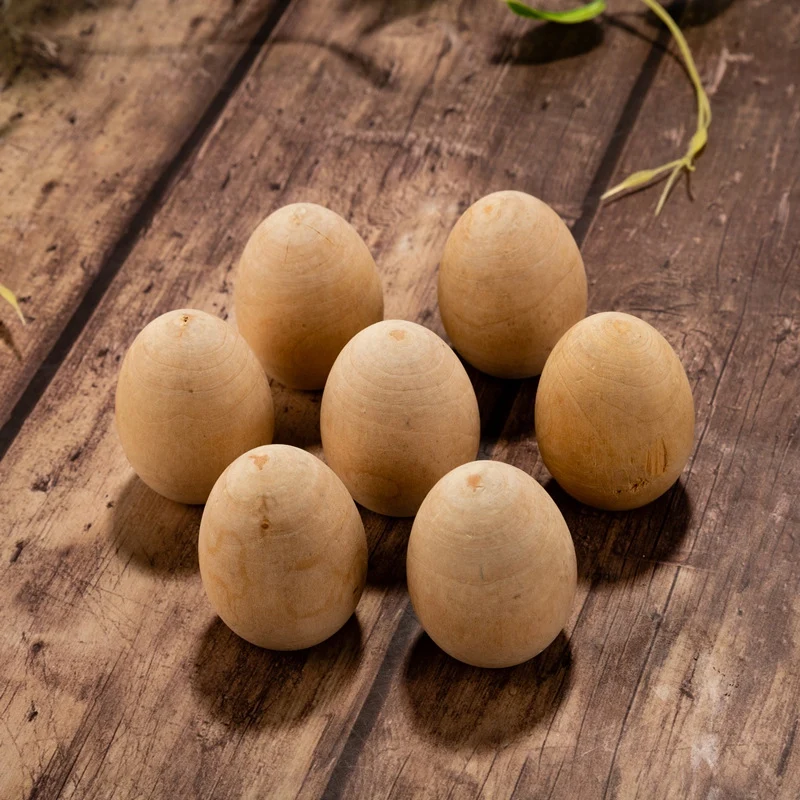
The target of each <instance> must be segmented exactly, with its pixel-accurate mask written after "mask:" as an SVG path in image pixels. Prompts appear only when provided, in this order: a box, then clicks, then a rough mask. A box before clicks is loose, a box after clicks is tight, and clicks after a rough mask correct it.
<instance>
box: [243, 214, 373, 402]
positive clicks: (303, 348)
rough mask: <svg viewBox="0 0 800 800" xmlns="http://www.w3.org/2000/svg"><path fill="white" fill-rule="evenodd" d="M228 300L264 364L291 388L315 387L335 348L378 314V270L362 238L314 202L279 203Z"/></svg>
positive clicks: (254, 239)
mask: <svg viewBox="0 0 800 800" xmlns="http://www.w3.org/2000/svg"><path fill="white" fill-rule="evenodd" d="M234 303H235V307H236V321H237V323H238V325H239V330H240V331H241V333H242V336H244V338H245V339H247V341H248V342H249V344H250V346H251V347H252V348H253V351H254V352H255V354H256V355H257V356H258V358H259V361H261V364H262V366H263V367H264V370H265V371H266V372H267V374H268V375H270V376H272V377H273V378H275V379H276V380H278V381H280V382H281V383H283V384H285V385H286V386H289V387H291V388H294V389H321V388H322V387H323V386H324V385H325V379H326V378H327V376H328V372H329V371H330V368H331V366H332V365H333V362H334V360H335V359H336V356H338V355H339V351H340V350H341V349H342V348H343V347H344V346H345V345H346V344H347V342H348V341H349V340H350V339H351V338H352V337H353V336H355V334H356V333H358V331H360V330H361V329H362V328H366V327H367V326H368V325H371V324H372V323H373V322H378V321H379V320H381V319H383V291H382V288H381V281H380V276H379V275H378V269H377V267H376V266H375V262H374V261H373V259H372V256H371V255H370V252H369V250H368V249H367V246H366V244H364V240H363V239H362V238H361V237H360V236H359V235H358V233H356V231H355V229H354V228H353V227H352V226H351V225H350V224H349V223H347V222H346V221H345V220H344V219H342V218H341V217H340V216H339V215H338V214H336V213H334V212H333V211H330V210H329V209H327V208H323V207H322V206H318V205H315V204H314V203H295V204H293V205H289V206H285V207H283V208H281V209H278V210H277V211H276V212H275V213H274V214H271V215H270V216H268V217H267V218H266V219H265V220H264V221H263V222H262V223H261V224H260V225H259V226H258V227H257V228H256V229H255V231H254V232H253V235H252V236H251V237H250V240H249V241H248V242H247V246H246V247H245V249H244V253H243V254H242V258H241V261H240V262H239V271H238V274H237V278H236V284H235V287H234Z"/></svg>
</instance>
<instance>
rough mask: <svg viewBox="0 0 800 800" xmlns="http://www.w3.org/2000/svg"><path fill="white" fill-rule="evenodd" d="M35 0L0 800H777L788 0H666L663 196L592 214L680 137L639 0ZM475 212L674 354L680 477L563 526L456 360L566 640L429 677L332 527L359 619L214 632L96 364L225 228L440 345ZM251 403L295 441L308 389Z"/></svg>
mask: <svg viewBox="0 0 800 800" xmlns="http://www.w3.org/2000/svg"><path fill="white" fill-rule="evenodd" d="M18 1H19V0H18ZM28 4H29V5H30V2H29V3H28ZM41 5H42V4H40V6H41ZM44 5H45V8H44V9H41V8H40V9H39V11H38V12H37V13H36V14H35V15H34V17H33V18H32V19H29V20H27V22H29V23H30V24H31V25H32V26H34V29H35V30H37V31H38V30H44V31H46V32H47V35H48V36H49V37H51V40H52V41H54V42H56V43H57V44H58V45H59V47H60V53H61V56H59V58H61V59H62V61H63V63H62V64H60V65H52V64H51V65H49V66H47V65H44V64H42V65H38V66H37V64H36V63H35V60H32V59H35V56H36V53H35V52H28V55H27V59H28V60H27V62H26V64H25V65H20V64H19V62H18V59H17V57H16V56H15V55H14V54H13V53H12V52H11V51H10V50H9V41H10V40H9V38H8V36H7V35H6V36H5V38H4V39H3V38H2V36H0V48H2V54H1V55H0V69H2V70H3V74H2V83H1V84H0V86H2V90H1V91H0V124H2V134H0V137H1V138H0V182H2V189H3V205H2V211H1V216H2V228H0V244H1V245H2V246H1V247H0V282H3V283H5V284H7V285H9V286H11V287H12V288H14V289H16V290H18V292H19V293H20V294H21V295H22V306H23V309H24V311H25V314H26V316H27V317H28V321H29V325H28V326H27V327H26V328H22V327H21V326H20V325H19V324H18V323H17V322H16V321H15V320H14V318H13V314H12V313H11V312H10V309H8V307H3V308H2V309H0V316H1V317H2V319H3V320H4V323H3V324H2V325H0V339H2V341H0V387H1V389H0V422H1V423H3V424H4V427H3V428H2V433H0V454H2V461H1V462H0V509H2V516H1V517H0V552H1V553H2V562H0V602H1V603H2V610H3V622H2V626H0V723H1V724H0V796H1V797H2V798H23V797H29V798H33V797H36V798H55V797H72V798H89V797H91V798H94V797H115V798H145V797H165V798H172V797H187V798H188V797H191V798H194V797H198V798H210V797H216V798H231V797H238V796H241V795H247V796H254V797H276V798H293V797H295V796H297V797H303V798H310V797H320V796H323V797H326V798H339V797H341V798H354V797H364V798H389V797H391V798H399V797H414V798H421V797H424V798H427V797H431V798H433V797H436V798H445V797H450V798H477V797H482V798H507V797H511V796H513V797H515V798H539V797H541V798H544V797H548V798H550V797H554V798H555V797H559V798H601V797H619V798H633V797H642V798H661V797H674V798H684V797H691V798H717V799H718V800H722V799H723V798H744V797H748V798H749V797H754V798H773V797H782V798H797V797H798V796H799V795H800V755H799V754H798V752H797V751H798V748H797V747H795V741H796V735H797V729H798V717H800V709H799V708H798V701H800V667H798V665H799V664H800V624H799V623H798V619H800V600H799V599H798V598H799V597H800V594H799V593H798V590H799V589H800V586H799V585H798V580H799V579H800V524H799V522H798V505H797V501H796V496H797V489H798V482H799V481H800V453H799V452H798V449H799V448H800V437H799V436H798V424H799V422H800V404H798V400H797V398H798V390H800V370H799V369H798V361H799V360H800V355H799V352H798V350H799V348H800V327H799V326H800V316H799V312H800V307H799V301H800V254H799V253H798V243H799V242H800V181H799V180H798V174H800V7H798V6H797V4H794V3H787V2H784V0H735V1H734V0H713V1H712V0H709V1H708V2H699V1H698V2H693V3H690V4H689V6H688V7H685V6H684V4H679V3H675V4H674V5H673V6H672V10H673V12H674V13H675V14H676V16H677V17H678V19H679V21H680V22H681V24H682V26H683V27H684V30H685V31H686V35H687V37H688V40H689V42H690V45H691V47H692V49H693V51H694V53H695V57H696V59H697V62H698V66H699V69H700V72H701V73H702V75H703V76H704V79H705V80H706V83H707V86H708V89H709V93H710V94H711V101H712V104H713V111H714V124H713V129H712V140H711V146H710V147H709V148H708V150H707V152H706V153H705V154H704V155H703V156H702V159H701V160H700V163H699V169H698V172H697V173H696V176H695V178H694V181H693V190H694V193H695V195H696V197H695V199H694V201H691V200H690V198H689V197H688V196H687V194H686V191H685V188H684V186H685V184H684V183H681V184H679V187H678V188H677V189H676V191H675V192H674V193H673V196H672V199H671V200H670V201H669V202H668V204H667V206H666V208H665V210H664V212H663V214H662V215H661V216H660V217H659V218H657V219H656V218H654V216H653V208H654V205H655V202H656V199H657V196H658V190H656V189H654V190H650V191H647V192H643V193H640V194H638V195H635V196H633V197H629V198H625V199H622V200H620V201H618V202H616V203H614V204H611V205H608V206H601V205H600V203H599V196H600V194H602V192H603V191H604V189H606V188H607V187H608V186H610V185H611V184H612V183H614V182H616V181H618V180H619V179H620V178H621V177H623V176H624V175H626V174H627V173H628V172H630V171H631V170H633V169H637V168H640V167H644V166H652V165H654V164H657V163H660V162H662V161H666V160H669V159H671V158H674V157H676V156H677V155H678V154H679V153H680V152H682V150H683V148H684V147H685V144H686V142H687V140H688V137H689V135H690V134H691V131H692V127H693V113H694V103H693V98H692V94H691V90H690V87H689V85H688V82H687V81H686V77H685V75H684V73H683V72H682V69H681V67H680V65H679V62H678V61H677V59H676V58H674V57H673V55H672V54H673V53H674V46H670V47H669V49H666V45H667V43H668V41H669V39H668V37H667V35H666V34H665V33H664V32H663V30H662V29H661V28H660V27H658V26H657V25H656V24H655V23H654V21H653V20H652V19H651V18H649V17H646V16H645V15H644V14H643V13H641V9H642V6H641V3H639V2H638V0H619V2H612V3H611V11H612V13H611V14H610V15H609V16H607V17H606V18H605V21H602V22H598V23H589V24H585V25H580V26H576V27H571V28H567V27H555V26H553V25H536V24H530V23H526V22H524V21H522V20H520V19H518V18H516V17H514V16H513V15H511V14H510V13H509V12H508V11H507V10H506V9H505V8H504V7H503V6H502V5H501V4H500V3H497V2H494V0H481V1H480V2H478V0H471V1H470V2H466V1H465V0H461V1H460V2H459V1H458V0H440V2H426V1H425V0H403V2H399V0H313V2H312V1H311V0H283V1H282V2H278V1H277V0H224V1H223V2H219V3H206V2H201V0H185V2H181V3H176V4H172V3H170V4H167V3H164V2H163V0H138V2H126V3H113V2H106V1H105V0H96V1H95V2H91V3H90V2H78V1H77V0H70V1H69V2H62V3H54V2H53V3H50V5H51V6H52V7H53V8H52V9H51V11H50V12H48V10H47V8H46V5H47V4H44ZM29 44H30V43H29ZM31 50H32V48H31V47H29V48H28V51H31ZM33 50H35V48H33ZM500 188H517V189H521V190H525V191H528V192H531V193H532V194H535V195H537V196H539V197H541V198H543V199H545V200H546V201H547V202H549V203H550V204H551V205H553V206H554V207H555V208H556V210H557V211H558V212H559V213H560V214H561V215H562V216H563V217H564V218H565V219H566V220H567V221H568V222H569V223H570V225H571V226H572V230H573V232H574V234H575V236H576V238H577V240H578V242H579V243H580V245H581V247H582V249H583V253H584V259H585V262H586V266H587V271H588V274H589V278H590V306H591V309H592V310H604V309H619V310H624V311H629V312H632V313H634V314H638V315H640V316H642V317H644V318H645V319H646V320H648V321H649V322H651V323H653V324H654V325H656V326H657V327H658V328H659V329H660V330H661V331H662V332H663V333H664V335H665V336H666V337H667V338H668V339H669V341H670V342H671V343H672V344H673V345H674V347H675V348H676V350H677V352H678V354H679V355H680V357H681V359H682V361H683V363H684V365H685V366H686V369H687V372H688V375H689V378H690V381H691V384H692V387H693V391H694V396H695V401H696V406H697V417H698V419H697V439H696V448H695V451H694V453H693V455H692V457H691V460H690V462H689V464H688V466H687V468H686V470H685V472H684V475H683V477H682V479H681V481H680V483H679V485H677V486H676V487H675V488H674V489H673V490H671V491H670V492H669V493H668V494H667V495H666V496H665V497H663V498H661V499H660V500H658V501H657V502H655V503H653V504H652V505H651V506H649V507H647V508H644V509H641V510H640V511H636V512H632V513H627V514H612V513H604V512H600V511H595V510H592V509H590V508H586V507H582V506H580V505H578V504H577V503H575V502H572V501H571V500H570V499H569V498H567V497H566V496H565V495H564V494H563V493H562V492H560V491H559V489H558V487H557V486H555V485H554V483H553V482H552V481H551V480H549V476H548V474H547V472H546V470H545V469H544V468H543V466H542V464H541V461H540V459H539V456H538V451H537V447H536V441H535V438H534V437H533V401H534V396H535V393H536V381H525V382H503V381H499V380H491V379H488V378H486V377H485V376H482V375H480V374H477V373H475V372H474V371H473V372H471V373H470V374H471V377H472V378H473V380H474V383H475V387H476V390H477V392H478V394H479V399H480V404H481V411H482V418H483V424H484V431H483V445H482V457H485V458H490V457H491V458H499V459H504V460H507V461H509V462H511V463H513V464H516V465H517V466H519V467H521V468H523V469H525V470H528V471H530V472H531V473H532V474H533V475H534V476H536V477H537V478H538V479H539V480H541V481H542V482H543V483H545V485H546V486H547V487H548V489H550V490H551V491H552V493H553V496H554V497H555V499H556V500H557V502H558V503H559V505H560V507H561V508H562V510H563V512H564V514H565V516H566V518H567V521H568V523H569V525H570V528H571V530H572V533H573V536H574V538H575V543H576V547H577V549H578V558H579V569H580V586H579V591H578V597H577V600H576V603H575V608H574V611H573V614H572V617H571V618H570V620H569V623H568V626H567V628H566V630H565V631H564V634H563V635H562V636H561V637H560V638H559V639H558V640H557V641H556V642H555V643H554V644H553V645H552V646H551V647H550V648H549V649H548V650H547V651H545V653H544V654H543V655H541V656H540V657H538V658H537V659H535V660H533V661H532V662H530V663H528V664H525V665H523V666H520V667H517V668H514V669H508V670H499V671H481V670H477V669H472V668H469V667H466V666H463V665H461V664H459V663H456V662H455V661H453V660H451V659H449V658H447V657H446V656H444V655H443V654H442V653H441V652H440V651H439V650H438V649H437V648H436V647H435V646H434V645H433V644H432V642H431V641H430V640H429V639H428V638H427V637H426V636H425V635H423V634H422V633H421V630H420V627H419V625H418V623H417V621H416V619H415V617H414V615H413V612H412V610H411V607H410V605H409V601H408V598H407V594H406V591H405V585H404V556H405V544H406V540H407V535H408V532H409V523H408V522H407V521H399V522H398V521H392V520H389V519H385V518H380V517H378V516H376V515H371V514H365V522H366V526H367V531H368V536H369V541H370V573H369V582H368V587H367V590H366V592H365V594H364V597H363V599H362V601H361V604H360V606H359V608H358V611H357V614H356V616H355V617H354V618H353V619H351V621H350V622H349V623H348V624H347V625H346V626H345V627H344V629H343V630H342V631H341V632H340V633H339V634H337V635H336V636H334V637H333V639H331V640H330V641H328V642H326V643H324V644H322V645H320V646H318V647H316V648H313V649H311V650H309V651H307V652H300V653H289V654H276V653H271V652H267V651H262V650H258V649H256V648H254V647H251V646H249V645H247V644H246V643H245V642H243V641H241V640H239V639H238V638H237V637H236V636H234V635H233V634H232V633H230V632H229V631H228V630H227V629H226V628H225V626H224V625H223V624H222V623H221V622H220V621H219V620H218V619H217V618H216V617H215V615H214V614H213V612H212V610H211V608H210V607H209V605H208V603H207V602H206V599H205V596H204V594H203V590H202V586H201V584H200V579H199V575H198V571H197V561H196V551H195V539H196V535H197V529H198V524H199V519H200V513H201V510H200V509H199V508H188V507H183V506H180V505H177V504H174V503H170V502H168V501H166V500H164V499H162V498H160V497H158V496H156V495H155V494H154V493H152V492H151V491H149V490H148V489H146V488H145V487H144V486H143V485H142V484H141V483H140V482H139V481H138V480H137V479H136V478H135V477H134V475H133V474H132V472H131V470H130V468H129V467H128V465H127V463H126V461H125V458H124V456H123V454H122V451H121V449H120V445H119V443H118V441H117V437H116V435H115V432H114V427H113V393H114V385H115V381H116V376H117V370H118V366H119V362H120V359H121V358H122V356H123V354H124V352H125V349H126V347H127V346H128V345H129V344H130V342H131V341H132V339H133V337H134V336H135V334H136V333H137V331H138V330H139V329H140V328H141V327H142V326H143V325H144V324H145V323H146V322H148V321H149V320H151V319H152V318H153V317H155V316H156V315H158V314H160V313H161V312H164V311H166V310H168V309H170V308H173V307H176V306H186V305H189V306H194V307H197V308H202V309H205V310H207V311H211V312H214V313H216V314H218V315H221V316H223V317H227V315H228V311H229V309H230V304H231V280H232V274H233V270H234V268H235V265H236V262H237V258H238V256H239V254H240V252H241V250H242V248H243V246H244V243H245V241H246V239H247V237H248V235H249V233H250V231H251V230H252V228H253V227H254V226H255V225H256V223H257V222H258V221H259V220H260V219H261V218H262V217H263V216H265V215H266V214H267V213H268V212H270V211H271V210H273V209H275V208H276V207H278V206H280V205H283V204H285V203H288V202H292V201H296V200H311V201H316V202H321V203H324V204H326V205H328V206H330V207H331V208H333V209H335V210H336V211H338V212H340V213H342V214H343V215H344V216H346V217H347V218H349V219H350V220H351V221H352V222H353V224H354V225H355V227H356V228H357V229H358V230H359V231H360V232H361V233H362V234H363V235H364V237H365V239H366V240H367V242H368V244H369V246H370V247H371V249H372V251H373V253H374V254H375V256H376V259H377V261H378V264H379V266H380V270H381V273H382V276H383V280H384V285H385V290H386V313H387V316H389V317H403V318H407V319H411V320H416V321H418V322H421V323H423V324H425V325H428V326H429V327H431V328H433V329H434V330H435V331H437V332H439V333H443V331H442V326H441V321H440V319H439V316H438V312H437V309H436V291H435V275H436V267H437V260H438V258H439V255H440V253H441V250H442V246H443V243H444V239H445V237H446V236H447V233H448V231H449V229H450V227H451V226H452V224H453V223H454V222H455V220H456V219H457V217H458V215H459V214H460V213H461V211H463V209H464V208H466V206H467V205H468V204H469V203H470V202H471V201H473V200H475V199H476V198H478V197H479V196H481V195H483V194H485V193H487V192H488V191H490V190H495V189H500ZM274 390H275V395H276V407H277V410H278V419H277V439H278V440H279V441H283V442H291V443H294V444H300V445H302V446H305V447H308V448H309V449H311V450H312V451H313V452H317V453H319V440H318V414H319V399H320V398H319V395H318V394H311V393H308V394H301V393H293V392H289V391H287V390H285V389H283V388H282V387H280V386H275V387H274Z"/></svg>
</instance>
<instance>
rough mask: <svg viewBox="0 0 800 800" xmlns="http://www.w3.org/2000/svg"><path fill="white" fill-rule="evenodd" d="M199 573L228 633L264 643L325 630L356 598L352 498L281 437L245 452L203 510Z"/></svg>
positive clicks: (361, 544) (299, 644) (359, 566)
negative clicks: (278, 439) (282, 442)
mask: <svg viewBox="0 0 800 800" xmlns="http://www.w3.org/2000/svg"><path fill="white" fill-rule="evenodd" d="M198 550H199V558H200V575H201V577H202V579H203V586H204V587H205V590H206V594H207V595H208V599H209V600H210V601H211V605H212V606H213V607H214V610H215V611H216V612H217V613H218V614H219V616H220V617H221V618H222V621H223V622H224V623H225V624H226V625H228V627H230V628H231V629H232V630H233V631H234V632H235V633H237V634H238V635H239V636H241V637H242V638H243V639H247V641H248V642H251V643H252V644H255V645H258V646H259V647H267V648H269V649H271V650H299V649H302V648H304V647H311V646H312V645H315V644H318V643H319V642H321V641H323V640H324V639H327V638H328V637H329V636H332V635H333V634H334V633H336V631H338V630H339V628H341V627H342V625H344V623H345V622H347V620H348V619H349V618H350V616H351V615H352V613H353V611H355V608H356V605H358V601H359V598H360V597H361V592H362V591H363V589H364V582H365V580H366V575H367V538H366V536H365V534H364V526H363V524H362V522H361V517H360V516H359V513H358V509H357V508H356V504H355V503H354V502H353V499H352V498H351V497H350V495H349V494H348V493H347V489H345V487H344V485H343V484H342V482H341V481H340V480H339V479H338V478H337V477H336V475H334V473H333V472H332V471H331V470H330V469H329V468H328V467H326V466H325V464H323V463H322V462H321V461H320V460H319V459H318V458H316V457H315V456H312V455H311V454H310V453H307V452H306V451H305V450H300V449H298V448H296V447H289V446H288V445H279V444H273V445H270V446H267V447H257V448H255V449H254V450H251V451H250V452H249V453H245V454H244V455H242V456H240V457H239V458H237V459H236V461H234V462H233V464H231V465H230V466H229V467H228V468H227V469H226V470H225V472H223V473H222V475H221V476H220V478H219V480H218V481H217V483H216V485H215V486H214V489H213V490H212V492H211V496H210V497H209V498H208V503H207V505H206V507H205V511H204V512H203V520H202V522H201V524H200V537H199V544H198Z"/></svg>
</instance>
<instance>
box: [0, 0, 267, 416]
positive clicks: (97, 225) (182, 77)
mask: <svg viewBox="0 0 800 800" xmlns="http://www.w3.org/2000/svg"><path fill="white" fill-rule="evenodd" d="M280 5H281V4H280V3H279V2H277V1H275V2H273V0H240V1H239V2H233V0H225V1H224V2H219V3H213V4H209V3H205V2H200V0H195V1H193V2H181V3H175V4H173V3H169V4H166V3H164V2H161V0H138V2H128V3H116V2H109V0H97V2H77V1H76V0H64V1H63V2H58V3H55V2H47V1H46V0H41V1H40V0H15V1H14V2H10V3H9V8H10V10H9V12H8V13H9V16H10V17H13V18H14V19H15V20H16V19H17V17H20V21H21V24H24V26H25V27H24V30H26V31H28V30H32V31H35V32H36V33H37V34H38V35H46V36H47V38H48V40H50V41H52V42H53V44H54V45H57V46H58V47H59V48H60V50H61V52H62V55H63V58H64V67H63V69H59V68H53V67H51V68H45V67H43V66H41V64H40V62H37V61H35V60H34V61H30V60H26V61H22V62H20V60H19V59H17V58H14V57H12V55H11V49H10V47H9V42H8V41H6V40H2V45H1V49H2V53H0V181H1V182H2V186H3V197H4V202H3V209H2V215H0V236H1V237H2V242H3V247H2V252H0V281H2V282H3V283H4V284H5V285H7V286H9V287H10V288H12V289H13V290H14V291H15V292H17V294H18V296H19V297H20V302H21V304H22V308H23V311H24V313H25V316H26V318H27V320H28V323H29V324H28V325H27V327H25V328H22V327H21V326H20V325H18V324H16V322H14V321H13V319H12V318H11V316H10V315H6V313H5V310H3V313H2V319H3V320H5V322H2V321H0V386H2V389H1V390H0V425H3V424H4V423H5V422H6V421H7V419H8V417H9V414H10V413H11V409H12V408H13V407H14V404H15V403H16V402H17V400H18V399H19V397H20V395H21V394H22V392H23V391H24V389H25V387H26V386H27V385H28V383H29V381H30V380H31V378H32V377H33V376H34V375H35V374H36V372H37V370H38V369H39V367H40V365H41V364H42V363H43V362H44V361H45V359H47V358H48V354H50V351H51V348H53V346H54V344H55V343H56V341H57V339H58V337H59V334H61V332H62V331H63V330H64V328H65V326H66V325H67V323H68V321H69V320H70V317H71V316H72V315H73V313H75V312H76V309H79V308H80V303H81V300H82V299H83V298H84V297H85V296H86V293H87V291H89V290H90V287H92V285H93V282H94V281H95V279H96V278H97V277H98V275H100V276H101V277H103V272H104V271H105V272H109V273H111V274H113V272H114V271H115V270H116V269H117V268H118V265H119V262H120V257H121V256H123V255H124V253H123V252H121V251H119V247H120V242H121V241H122V250H124V249H125V246H126V244H125V234H126V232H128V233H130V234H136V233H138V230H139V229H140V228H141V227H142V226H143V225H144V224H145V223H146V221H147V219H148V218H149V216H151V215H152V212H153V210H154V207H155V206H157V204H158V202H159V194H160V193H163V188H164V186H163V184H164V183H165V182H166V181H167V180H168V179H169V178H170V176H171V175H172V173H174V172H175V171H176V170H177V169H178V168H179V167H180V163H179V162H180V161H181V158H180V156H181V147H182V145H184V144H185V143H186V142H187V140H188V141H189V142H190V143H191V135H192V132H193V130H195V128H196V126H197V125H198V123H199V122H202V120H203V115H204V112H205V111H206V110H207V109H208V108H209V107H210V106H212V105H213V101H214V98H215V96H216V95H217V93H218V92H219V91H220V89H221V88H222V87H224V85H225V82H226V78H227V77H228V76H229V74H230V73H231V71H232V70H233V69H234V68H235V65H236V64H237V62H238V61H239V60H240V59H241V58H242V56H243V54H245V53H246V51H247V48H248V43H249V42H250V41H251V40H252V39H254V38H255V37H257V36H258V34H259V31H260V28H261V26H262V25H263V24H264V23H265V21H269V20H270V11H271V10H273V9H276V8H278V7H280ZM17 6H20V7H21V8H23V9H26V13H20V14H16V13H15V12H14V9H16V7H17ZM28 9H32V11H31V12H30V13H27V10H28ZM176 158H177V161H176V160H175V159H176ZM159 179H161V183H160V184H159ZM154 188H155V192H154V191H153V190H154ZM115 254H116V255H115ZM109 278H110V274H109V275H108V276H106V277H104V279H103V280H102V281H101V282H100V283H101V284H102V285H107V282H108V279H109ZM101 288H102V287H101ZM94 291H95V293H97V292H98V288H97V287H95V288H94ZM95 302H96V301H95ZM90 312H91V308H86V309H84V310H83V311H82V314H81V315H82V317H83V320H82V322H85V318H88V315H89V313H90ZM6 323H7V324H6ZM50 358H51V360H52V359H53V356H52V354H51V356H50ZM55 360H57V358H56V359H55ZM56 366H57V364H56ZM50 372H51V373H52V366H51V369H50ZM41 377H42V376H40V380H41Z"/></svg>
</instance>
